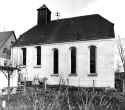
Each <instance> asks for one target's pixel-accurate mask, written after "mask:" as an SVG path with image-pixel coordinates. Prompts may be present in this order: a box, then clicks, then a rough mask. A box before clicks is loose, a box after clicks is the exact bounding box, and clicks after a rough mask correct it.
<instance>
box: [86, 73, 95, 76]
mask: <svg viewBox="0 0 125 110" xmlns="http://www.w3.org/2000/svg"><path fill="white" fill-rule="evenodd" d="M88 76H91V77H94V76H97V73H89V74H88Z"/></svg>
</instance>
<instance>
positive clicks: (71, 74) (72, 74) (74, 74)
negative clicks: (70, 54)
mask: <svg viewBox="0 0 125 110" xmlns="http://www.w3.org/2000/svg"><path fill="white" fill-rule="evenodd" d="M69 76H78V75H77V73H70V74H69Z"/></svg>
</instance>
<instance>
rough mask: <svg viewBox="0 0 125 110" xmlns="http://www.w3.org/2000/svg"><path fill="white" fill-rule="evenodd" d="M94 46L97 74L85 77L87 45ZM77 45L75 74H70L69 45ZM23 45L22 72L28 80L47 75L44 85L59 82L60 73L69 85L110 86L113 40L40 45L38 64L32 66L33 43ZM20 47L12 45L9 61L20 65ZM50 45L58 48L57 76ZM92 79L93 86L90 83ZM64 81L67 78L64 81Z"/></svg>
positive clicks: (87, 56) (87, 64) (111, 81)
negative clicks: (23, 64) (11, 60)
mask: <svg viewBox="0 0 125 110" xmlns="http://www.w3.org/2000/svg"><path fill="white" fill-rule="evenodd" d="M90 45H95V46H96V47H97V61H96V62H97V68H96V70H97V76H93V77H92V76H89V75H88V74H90V68H89V62H90V61H89V60H90V59H89V46H90ZM72 46H73V47H74V46H75V47H76V48H77V64H76V65H77V67H76V71H77V76H70V75H69V74H70V59H71V58H70V47H72ZM24 47H26V48H27V65H26V67H22V68H21V69H22V71H21V72H22V73H23V74H24V75H25V76H26V77H27V79H28V80H33V78H34V77H39V78H43V77H47V78H48V80H47V83H48V84H52V85H55V84H59V81H60V76H62V77H63V78H64V79H65V80H66V79H68V82H69V83H68V84H69V85H74V86H82V87H93V86H95V87H114V39H104V40H103V39H102V40H89V41H77V42H65V43H53V44H43V45H41V66H39V67H38V66H37V65H36V48H35V46H24ZM21 48H22V47H14V48H13V64H15V65H21V62H22V51H21ZM53 48H58V50H59V76H54V75H53ZM93 80H94V85H93ZM66 82H67V81H66Z"/></svg>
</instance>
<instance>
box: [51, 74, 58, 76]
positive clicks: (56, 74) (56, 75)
mask: <svg viewBox="0 0 125 110" xmlns="http://www.w3.org/2000/svg"><path fill="white" fill-rule="evenodd" d="M51 76H55V77H58V76H59V74H51Z"/></svg>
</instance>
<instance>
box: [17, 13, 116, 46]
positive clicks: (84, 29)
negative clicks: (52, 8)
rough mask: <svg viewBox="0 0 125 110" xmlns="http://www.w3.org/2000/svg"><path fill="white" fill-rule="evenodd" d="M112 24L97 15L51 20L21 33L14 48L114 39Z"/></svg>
mask: <svg viewBox="0 0 125 110" xmlns="http://www.w3.org/2000/svg"><path fill="white" fill-rule="evenodd" d="M114 36H115V35H114V24H113V23H111V22H109V21H108V20H106V19H105V18H103V17H102V16H100V15H98V14H94V15H87V16H79V17H74V18H67V19H60V20H53V21H51V22H50V23H48V24H42V25H36V26H34V27H33V28H31V29H30V30H28V31H27V32H25V33H23V34H22V35H21V36H20V37H19V39H18V40H17V42H16V43H15V46H22V45H35V44H41V43H58V42H70V41H79V40H94V39H108V38H114Z"/></svg>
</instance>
